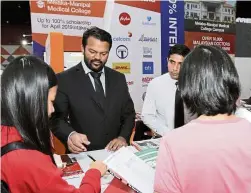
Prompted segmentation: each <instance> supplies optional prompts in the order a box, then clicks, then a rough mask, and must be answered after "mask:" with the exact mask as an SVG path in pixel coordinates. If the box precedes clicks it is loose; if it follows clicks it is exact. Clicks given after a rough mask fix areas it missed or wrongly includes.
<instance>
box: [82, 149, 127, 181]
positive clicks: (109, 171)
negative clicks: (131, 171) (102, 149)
mask: <svg viewBox="0 0 251 193" xmlns="http://www.w3.org/2000/svg"><path fill="white" fill-rule="evenodd" d="M86 155H87V156H88V157H89V158H90V159H91V160H92V161H94V162H95V161H96V159H94V158H93V157H92V156H91V155H89V154H86ZM107 171H108V173H109V174H111V175H112V176H114V177H115V178H117V179H119V180H122V179H121V178H120V177H118V176H117V175H115V174H114V173H113V172H111V170H107Z"/></svg>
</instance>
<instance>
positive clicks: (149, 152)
mask: <svg viewBox="0 0 251 193" xmlns="http://www.w3.org/2000/svg"><path fill="white" fill-rule="evenodd" d="M158 151H159V149H156V148H149V149H145V150H142V151H139V152H136V153H135V155H136V156H138V157H139V158H140V159H142V160H143V161H144V162H145V163H147V164H148V165H149V166H151V167H152V168H153V169H154V170H155V168H156V160H157V156H158Z"/></svg>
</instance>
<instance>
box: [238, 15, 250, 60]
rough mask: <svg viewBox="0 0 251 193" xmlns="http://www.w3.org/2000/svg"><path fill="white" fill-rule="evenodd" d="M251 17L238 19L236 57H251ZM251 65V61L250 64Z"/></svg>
mask: <svg viewBox="0 0 251 193" xmlns="http://www.w3.org/2000/svg"><path fill="white" fill-rule="evenodd" d="M250 34H251V18H237V20H236V57H246V58H251V35H250ZM249 65H251V63H250V64H249Z"/></svg>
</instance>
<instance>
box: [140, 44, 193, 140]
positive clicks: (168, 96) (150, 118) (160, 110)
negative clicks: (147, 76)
mask: <svg viewBox="0 0 251 193" xmlns="http://www.w3.org/2000/svg"><path fill="white" fill-rule="evenodd" d="M189 52H190V49H189V48H188V47H187V46H185V45H180V44H176V45H174V46H173V47H172V48H171V49H170V50H169V53H168V58H167V62H168V71H169V72H168V73H166V74H163V75H161V76H159V77H157V78H155V79H153V80H152V81H151V82H150V83H149V85H148V87H147V92H146V97H145V100H144V104H143V109H142V120H143V122H144V123H145V124H146V125H147V126H148V127H149V128H151V129H152V130H153V132H155V133H158V134H160V135H164V134H165V133H166V132H168V131H171V130H172V129H174V114H175V112H174V109H175V92H176V89H177V87H176V82H177V80H178V77H179V72H180V66H181V65H182V62H183V60H184V58H185V56H186V55H187V54H188V53H189ZM190 119H191V115H190V113H189V112H188V111H187V109H186V108H184V122H185V123H187V122H189V121H190Z"/></svg>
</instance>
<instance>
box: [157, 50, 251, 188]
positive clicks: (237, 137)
mask: <svg viewBox="0 0 251 193" xmlns="http://www.w3.org/2000/svg"><path fill="white" fill-rule="evenodd" d="M178 86H179V89H180V91H181V97H182V99H183V100H184V103H185V104H186V106H187V107H188V108H189V110H190V111H191V112H194V113H197V114H198V115H199V117H198V118H197V119H195V120H193V121H191V122H189V123H188V124H186V125H184V126H182V127H180V128H177V129H175V130H173V131H171V132H169V133H167V134H166V135H165V136H164V137H163V139H162V141H161V145H160V150H159V154H158V161H157V166H156V175H155V185H154V189H155V192H157V193H244V192H250V191H251V139H250V136H251V124H250V123H249V122H248V121H247V120H245V119H242V118H238V117H236V116H235V115H234V112H235V110H236V102H237V100H238V98H239V96H240V81H239V76H238V73H237V70H236V68H235V65H234V63H233V61H232V60H231V58H230V56H229V55H228V54H227V53H226V52H225V51H224V50H222V49H221V48H219V47H214V46H205V45H200V46H198V47H196V48H195V49H194V50H193V51H192V52H191V53H190V54H188V55H187V56H186V58H185V60H184V62H183V64H182V67H181V71H180V74H179V83H178Z"/></svg>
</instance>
